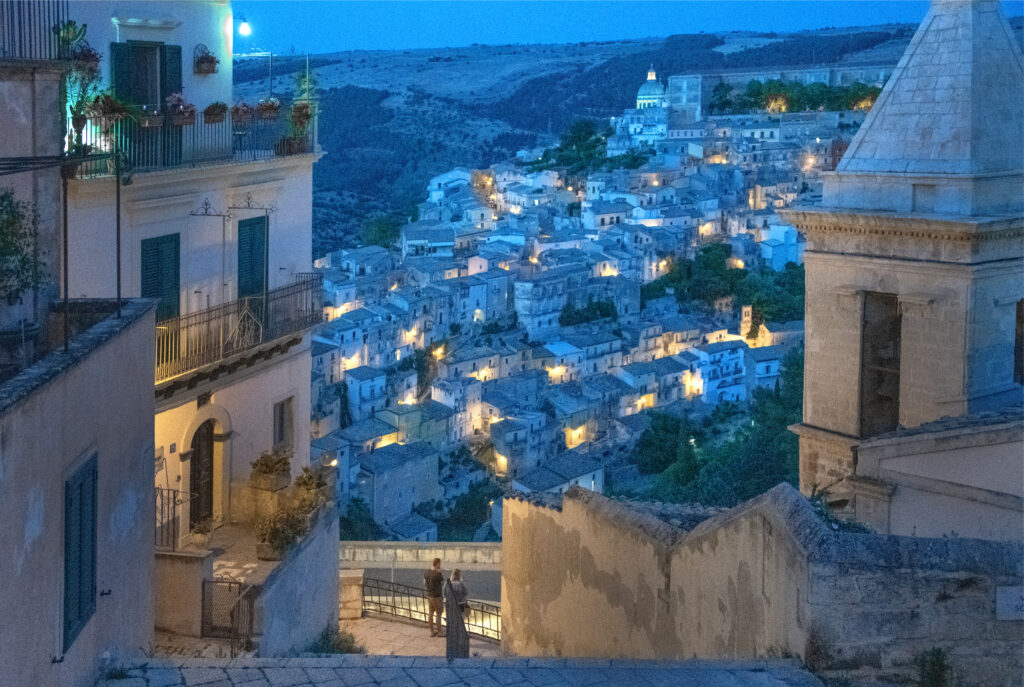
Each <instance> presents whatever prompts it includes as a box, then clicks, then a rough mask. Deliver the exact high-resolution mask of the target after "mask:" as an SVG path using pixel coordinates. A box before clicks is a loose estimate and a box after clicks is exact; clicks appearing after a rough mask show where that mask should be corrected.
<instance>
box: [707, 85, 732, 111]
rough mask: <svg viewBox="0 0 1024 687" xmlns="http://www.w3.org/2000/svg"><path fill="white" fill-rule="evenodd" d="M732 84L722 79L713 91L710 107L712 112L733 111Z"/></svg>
mask: <svg viewBox="0 0 1024 687" xmlns="http://www.w3.org/2000/svg"><path fill="white" fill-rule="evenodd" d="M732 90H733V89H732V86H730V85H729V84H727V83H726V82H724V81H722V82H721V83H719V84H718V85H717V86H715V88H714V90H713V91H711V101H710V102H709V103H708V109H709V110H710V111H711V114H726V113H729V112H731V111H732Z"/></svg>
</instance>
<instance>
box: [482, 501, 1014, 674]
mask: <svg viewBox="0 0 1024 687" xmlns="http://www.w3.org/2000/svg"><path fill="white" fill-rule="evenodd" d="M526 498H527V497H523V498H515V497H513V498H506V499H505V502H504V523H503V528H504V535H505V536H504V540H503V543H502V548H503V556H504V562H503V567H502V590H501V598H502V630H503V640H502V649H503V651H504V652H506V653H513V654H517V655H526V656H536V655H543V656H558V655H562V656H608V657H628V658H648V657H659V658H691V657H697V658H754V657H764V656H778V655H793V656H797V657H800V658H802V659H804V660H805V661H807V662H808V663H809V664H811V665H813V667H815V668H816V669H817V670H820V671H823V672H825V673H832V674H842V673H843V671H851V670H854V671H857V670H859V671H861V672H863V673H865V674H867V675H869V676H875V677H877V676H885V675H889V676H892V675H900V676H907V675H913V674H916V667H915V663H914V661H915V659H916V657H917V656H918V655H919V654H920V653H921V652H922V651H925V650H927V649H930V648H933V647H942V648H945V649H948V650H949V651H950V656H951V660H952V662H953V665H954V668H955V670H956V671H957V674H958V675H963V676H964V677H965V678H966V677H968V676H969V677H970V680H972V682H971V683H970V684H976V685H991V686H992V687H1002V686H1003V685H1005V684H1013V682H1012V681H1013V680H1014V679H1019V676H1020V674H1021V671H1022V668H1024V661H1022V657H1021V656H1020V652H1019V648H1020V645H1021V642H1022V641H1024V623H1022V622H1021V621H1007V620H996V612H995V588H996V587H997V586H1014V585H1020V584H1021V583H1022V580H1024V557H1022V547H1021V544H1020V543H1019V542H989V541H983V540H972V539H923V538H911V537H885V536H880V535H875V534H854V533H847V532H836V531H833V530H832V529H830V528H828V527H827V526H826V525H825V523H824V522H823V521H822V520H821V519H820V518H819V517H818V516H817V515H816V514H815V513H814V512H813V510H812V509H811V507H810V505H809V504H808V502H807V501H806V500H805V499H804V498H803V497H801V496H800V495H799V494H798V493H797V492H796V490H794V489H793V488H792V487H789V486H788V485H780V486H778V487H775V488H774V489H772V490H771V491H769V492H767V493H766V494H763V495H761V496H759V497H757V498H756V499H753V500H752V501H750V502H748V503H746V504H744V505H742V506H739V507H738V508H735V509H733V510H731V511H728V512H726V513H723V514H722V515H718V516H716V517H713V518H710V519H708V520H705V521H704V522H702V523H700V524H699V525H697V526H696V527H695V528H694V529H693V530H692V531H690V532H689V533H687V532H685V531H683V530H682V529H680V528H677V527H673V526H671V525H668V524H666V523H664V522H662V521H661V520H656V519H654V518H652V517H650V516H648V515H646V514H643V513H639V512H637V511H635V510H633V509H632V508H631V507H629V506H627V505H626V504H622V503H617V502H614V501H610V500H608V499H605V498H603V497H601V496H599V495H595V494H590V493H588V492H585V491H583V490H576V489H574V490H572V491H570V492H568V493H567V494H566V495H565V496H564V497H563V498H562V500H561V504H560V505H558V504H557V502H553V501H548V502H544V503H540V504H537V503H530V502H529V501H527V500H526Z"/></svg>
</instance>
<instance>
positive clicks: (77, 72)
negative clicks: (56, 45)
mask: <svg viewBox="0 0 1024 687" xmlns="http://www.w3.org/2000/svg"><path fill="white" fill-rule="evenodd" d="M68 52H69V55H70V60H69V62H68V70H67V75H66V77H65V84H66V93H67V98H68V110H69V111H70V112H71V128H72V129H73V130H74V132H75V141H74V143H75V144H76V145H80V144H81V143H82V130H83V129H85V124H86V121H87V119H88V117H87V115H86V112H85V110H86V107H88V105H89V103H90V102H91V101H92V100H93V99H94V98H95V97H96V96H97V95H98V94H99V83H100V59H101V58H100V54H99V53H98V52H96V51H95V50H93V49H92V47H90V45H89V44H88V43H86V42H85V41H81V42H78V43H77V44H76V45H75V46H74V47H71V48H68Z"/></svg>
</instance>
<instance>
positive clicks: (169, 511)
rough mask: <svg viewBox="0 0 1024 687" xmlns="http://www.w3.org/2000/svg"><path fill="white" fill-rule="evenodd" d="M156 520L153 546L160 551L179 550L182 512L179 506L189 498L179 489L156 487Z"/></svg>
mask: <svg viewBox="0 0 1024 687" xmlns="http://www.w3.org/2000/svg"><path fill="white" fill-rule="evenodd" d="M155 495H156V520H155V522H154V523H153V547H154V548H155V549H157V550H158V551H177V549H178V539H179V537H180V535H181V512H180V509H179V508H178V506H180V505H181V504H183V503H184V502H185V501H186V500H187V499H184V498H182V496H181V492H180V491H178V490H177V489H163V488H161V487H156V491H155Z"/></svg>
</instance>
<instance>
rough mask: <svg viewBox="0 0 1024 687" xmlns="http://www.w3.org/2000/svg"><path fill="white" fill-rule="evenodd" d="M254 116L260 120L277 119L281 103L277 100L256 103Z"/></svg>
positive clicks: (264, 100) (266, 99)
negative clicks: (257, 116)
mask: <svg viewBox="0 0 1024 687" xmlns="http://www.w3.org/2000/svg"><path fill="white" fill-rule="evenodd" d="M256 114H257V115H259V118H260V119H277V116H278V115H279V114H281V101H279V100H278V99H277V98H264V99H263V100H261V101H259V102H258V103H256Z"/></svg>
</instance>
